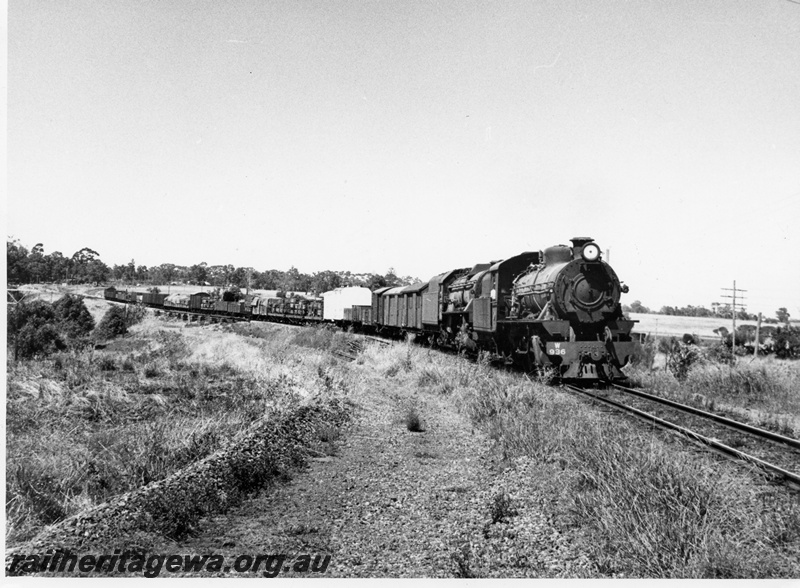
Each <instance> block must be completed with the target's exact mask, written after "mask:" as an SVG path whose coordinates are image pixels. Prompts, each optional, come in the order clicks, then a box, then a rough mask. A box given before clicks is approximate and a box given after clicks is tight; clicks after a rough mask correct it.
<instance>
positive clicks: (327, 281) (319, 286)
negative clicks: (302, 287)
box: [309, 270, 342, 294]
mask: <svg viewBox="0 0 800 588" xmlns="http://www.w3.org/2000/svg"><path fill="white" fill-rule="evenodd" d="M341 285H342V278H341V276H339V274H337V273H336V272H332V271H330V270H326V271H323V272H316V273H315V274H314V275H313V276H311V287H310V288H309V289H310V290H311V291H312V292H316V293H317V294H320V293H322V292H329V291H331V290H333V289H335V288H338V287H340V286H341Z"/></svg>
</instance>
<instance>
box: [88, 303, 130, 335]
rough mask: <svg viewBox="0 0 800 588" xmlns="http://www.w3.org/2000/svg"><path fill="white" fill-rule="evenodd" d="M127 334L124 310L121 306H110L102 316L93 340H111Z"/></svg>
mask: <svg viewBox="0 0 800 588" xmlns="http://www.w3.org/2000/svg"><path fill="white" fill-rule="evenodd" d="M127 332H128V324H127V318H126V316H125V309H124V308H123V307H121V306H112V307H111V308H109V309H108V310H107V311H106V313H105V314H104V315H103V318H102V319H101V320H100V324H99V325H97V329H95V332H94V335H95V339H97V340H103V339H113V338H114V337H118V336H119V335H124V334H125V333H127Z"/></svg>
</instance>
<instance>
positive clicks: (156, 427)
mask: <svg viewBox="0 0 800 588" xmlns="http://www.w3.org/2000/svg"><path fill="white" fill-rule="evenodd" d="M234 327H236V326H235V325H234V326H224V327H222V326H213V327H212V326H207V327H200V328H194V327H193V328H189V327H187V326H186V325H185V324H184V323H180V322H175V321H162V320H158V319H154V318H152V317H150V318H148V319H146V320H145V321H143V322H142V323H141V324H139V325H137V326H136V327H134V328H133V329H132V331H133V333H132V335H130V336H129V337H126V338H124V339H120V340H119V341H114V342H113V343H112V344H110V345H109V346H108V347H107V348H106V349H105V350H103V351H90V352H86V353H83V354H77V355H73V354H61V355H56V356H53V357H51V358H49V359H47V360H42V361H29V362H18V363H15V362H11V361H9V367H8V388H7V390H8V392H7V398H8V400H7V425H8V429H7V438H6V444H7V462H6V471H7V486H6V489H7V503H6V514H7V521H8V524H7V528H6V540H7V542H9V543H16V542H19V541H23V540H25V539H28V538H30V537H31V536H32V535H33V534H35V533H36V532H37V531H38V530H39V529H40V528H41V527H42V525H46V524H50V523H53V522H56V521H58V520H61V519H63V518H65V517H67V516H69V515H71V514H73V513H76V512H78V511H80V510H82V509H85V508H87V507H89V506H92V505H95V504H98V503H99V502H102V501H104V500H107V499H108V498H110V497H112V496H115V495H117V494H120V493H122V492H125V491H128V490H130V489H134V488H137V487H139V486H141V485H143V484H147V483H148V482H151V481H154V480H159V479H163V478H165V477H166V476H168V475H169V474H171V473H172V472H174V471H176V470H178V469H181V468H183V467H185V466H186V465H188V464H190V463H193V462H195V461H197V460H199V459H201V458H203V457H205V456H206V455H209V454H210V453H212V452H214V451H216V450H217V449H220V448H221V447H223V446H224V445H225V444H226V443H227V442H229V441H230V440H231V439H232V438H234V437H235V436H236V435H237V434H238V433H239V432H241V431H242V430H244V429H246V428H247V427H248V426H249V425H250V424H252V423H254V422H255V421H256V420H258V419H259V418H262V417H263V416H264V415H266V414H268V413H270V412H271V411H275V410H280V409H282V408H285V407H287V406H294V405H297V404H299V403H302V402H303V399H304V398H309V397H311V396H315V395H326V397H331V396H333V397H335V396H339V395H342V394H344V393H345V392H346V390H347V388H348V386H349V383H348V381H347V378H346V377H345V376H344V375H343V374H342V372H341V371H340V370H338V369H337V368H336V366H335V365H332V364H331V358H330V355H329V354H327V353H326V351H324V346H322V345H320V346H319V349H309V348H307V347H298V346H296V345H294V344H293V343H292V339H293V338H294V337H295V335H296V332H297V329H291V328H286V327H282V326H278V325H270V324H263V325H257V326H256V325H254V326H253V328H252V329H251V330H250V332H237V331H236V330H234ZM239 330H241V329H239ZM331 435H332V433H330V432H329V433H328V434H327V437H331ZM334 441H335V439H333V438H332V437H331V438H330V439H328V440H327V441H326V442H327V443H328V445H330V448H329V449H330V450H331V451H332V450H333V443H334Z"/></svg>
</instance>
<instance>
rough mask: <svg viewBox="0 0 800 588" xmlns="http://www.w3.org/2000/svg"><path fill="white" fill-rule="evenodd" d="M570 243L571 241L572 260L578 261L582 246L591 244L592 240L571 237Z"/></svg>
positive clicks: (589, 238)
mask: <svg viewBox="0 0 800 588" xmlns="http://www.w3.org/2000/svg"><path fill="white" fill-rule="evenodd" d="M570 241H572V258H573V259H580V258H581V254H582V253H583V248H584V246H585V245H586V244H587V243H591V242H593V241H594V239H592V238H591V237H573V238H572V239H570Z"/></svg>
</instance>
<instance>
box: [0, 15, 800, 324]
mask: <svg viewBox="0 0 800 588" xmlns="http://www.w3.org/2000/svg"><path fill="white" fill-rule="evenodd" d="M7 140H8V186H9V197H8V219H7V227H6V234H7V235H10V236H13V237H15V238H18V239H20V240H21V241H22V243H23V244H25V245H26V246H27V247H29V248H30V247H32V246H33V245H34V244H36V243H37V242H42V243H44V246H45V252H46V253H50V252H52V251H54V250H59V251H62V252H63V253H64V254H65V255H71V254H72V253H73V252H75V251H77V250H78V249H80V248H82V247H84V246H88V247H92V248H93V249H95V250H97V251H98V252H99V253H100V256H101V258H102V259H103V261H105V262H106V263H108V264H109V265H112V264H115V263H127V262H128V261H130V259H131V258H135V260H136V262H137V264H144V265H157V264H160V263H164V262H171V263H177V264H185V265H190V264H193V263H199V262H201V261H205V262H207V263H209V264H221V263H231V264H233V265H236V266H252V267H254V268H256V269H258V270H265V269H272V268H275V269H284V270H285V269H288V268H289V267H290V266H291V265H294V266H296V267H297V268H298V269H300V270H301V271H303V272H308V273H310V272H313V271H318V270H323V269H342V270H343V269H349V270H352V271H354V272H367V271H374V272H380V273H383V272H385V271H386V269H387V268H389V267H390V266H392V267H394V268H395V269H396V271H397V272H398V273H399V274H401V275H406V274H411V275H415V276H419V277H420V278H423V279H427V278H429V277H430V276H432V275H434V274H436V273H439V272H442V271H445V270H448V269H451V268H454V267H460V266H466V265H472V264H474V263H477V262H483V261H488V260H490V259H500V258H503V257H508V256H510V255H514V254H516V253H519V252H521V251H525V250H538V249H543V248H545V247H547V246H549V245H552V244H556V243H568V240H569V239H570V238H571V237H574V236H590V237H594V238H595V239H596V240H597V241H598V243H599V244H600V246H601V248H603V249H607V248H610V250H611V256H610V261H611V264H612V265H613V266H614V268H615V270H616V271H617V273H618V275H619V276H620V278H621V279H622V280H623V281H625V282H626V283H627V284H628V285H629V286H630V288H631V292H630V294H628V295H626V296H625V297H624V299H623V301H624V302H627V303H630V302H632V301H633V300H636V299H639V300H641V301H642V302H643V303H644V304H646V305H648V306H650V307H655V308H659V307H660V306H661V305H664V304H670V305H681V306H682V305H685V304H695V305H705V306H710V304H711V302H713V301H717V300H721V297H720V295H721V294H722V292H721V288H724V287H728V288H730V287H731V284H732V281H733V280H734V279H735V280H737V285H738V286H740V287H742V288H745V289H747V290H748V294H747V296H748V303H749V304H748V310H750V311H751V312H752V311H755V312H757V311H759V310H760V311H763V312H765V314H767V315H770V316H772V315H774V311H775V309H777V308H778V307H779V306H786V307H788V308H789V311H790V312H791V313H792V315H793V316H794V317H795V318H796V317H800V272H798V267H799V266H800V263H798V261H797V260H796V253H797V252H798V251H800V237H798V235H797V232H796V230H795V229H796V227H797V226H798V221H799V220H800V204H799V203H800V4H798V3H795V2H791V1H789V0H692V1H689V0H684V1H673V2H664V1H663V0H659V1H647V0H637V1H631V2H627V1H621V0H620V1H592V2H587V1H581V2H578V1H569V0H558V1H552V2H545V1H537V2H532V1H530V0H521V1H518V2H515V1H496V0H492V1H489V0H486V1H468V0H445V1H441V2H431V1H426V2H423V1H419V2H416V1H406V0H404V1H394V2H391V1H368V0H358V1H340V0H319V1H312V0H304V1H300V2H298V1H296V0H291V1H286V2H279V1H274V0H272V1H271V0H237V1H224V0H223V1H221V0H209V1H195V2H187V1H185V0H172V1H170V0H159V1H157V2H145V1H132V0H115V1H112V2H105V1H102V2H101V1H99V0H92V1H88V0H74V1H70V2H66V1H64V0H11V2H10V3H9V6H8V136H7Z"/></svg>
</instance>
